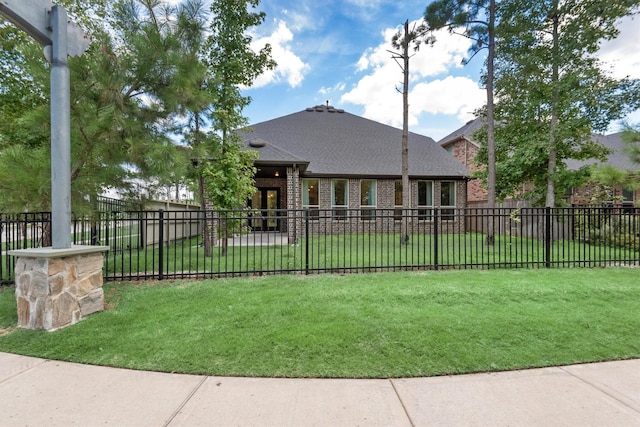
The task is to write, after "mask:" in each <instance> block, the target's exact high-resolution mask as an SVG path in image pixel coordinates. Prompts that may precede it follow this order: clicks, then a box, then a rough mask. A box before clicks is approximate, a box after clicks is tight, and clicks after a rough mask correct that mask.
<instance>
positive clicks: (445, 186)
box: [440, 181, 456, 221]
mask: <svg viewBox="0 0 640 427" xmlns="http://www.w3.org/2000/svg"><path fill="white" fill-rule="evenodd" d="M440 207H441V208H442V211H441V212H442V219H443V220H444V221H453V219H454V217H455V212H456V211H455V207H456V183H455V182H454V181H442V182H441V183H440Z"/></svg>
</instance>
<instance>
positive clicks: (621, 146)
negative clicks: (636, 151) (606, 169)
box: [565, 132, 640, 170]
mask: <svg viewBox="0 0 640 427" xmlns="http://www.w3.org/2000/svg"><path fill="white" fill-rule="evenodd" d="M593 140H594V141H597V142H599V143H601V144H602V145H604V146H605V147H607V148H609V149H610V150H612V153H611V154H609V156H608V157H607V161H605V162H601V161H599V160H595V159H591V160H583V161H578V160H572V159H568V160H566V161H565V163H566V165H567V168H568V169H570V170H578V169H580V168H581V167H582V166H586V165H609V166H613V167H616V168H618V169H622V170H640V166H638V165H637V164H634V163H633V162H632V161H631V159H630V158H629V155H628V154H627V153H626V151H625V148H626V145H625V143H624V141H623V140H622V132H619V133H612V134H611V135H593Z"/></svg>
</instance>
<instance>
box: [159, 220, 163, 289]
mask: <svg viewBox="0 0 640 427" xmlns="http://www.w3.org/2000/svg"><path fill="white" fill-rule="evenodd" d="M158 214H159V216H158V280H163V279H164V210H162V209H160V210H159V211H158Z"/></svg>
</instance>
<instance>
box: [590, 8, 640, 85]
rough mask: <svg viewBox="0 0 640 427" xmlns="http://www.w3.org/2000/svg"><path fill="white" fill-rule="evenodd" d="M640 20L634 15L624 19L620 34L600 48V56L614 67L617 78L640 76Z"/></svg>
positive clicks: (613, 71)
mask: <svg viewBox="0 0 640 427" xmlns="http://www.w3.org/2000/svg"><path fill="white" fill-rule="evenodd" d="M638 24H640V22H639V21H638V19H633V17H626V18H624V19H622V20H621V21H620V23H619V25H618V28H619V29H620V35H619V36H618V37H617V38H615V39H614V40H609V41H605V42H604V43H602V46H601V48H600V52H599V57H600V59H601V60H602V61H604V62H605V63H606V64H607V65H609V66H611V67H612V73H613V76H614V77H616V78H625V77H627V76H629V77H631V78H640V44H639V43H638V40H640V25H638Z"/></svg>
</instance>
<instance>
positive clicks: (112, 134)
mask: <svg viewBox="0 0 640 427" xmlns="http://www.w3.org/2000/svg"><path fill="white" fill-rule="evenodd" d="M191 3H192V2H188V4H191ZM63 4H64V5H65V6H66V7H67V8H68V9H69V12H70V16H72V18H73V19H74V20H76V21H77V22H79V23H80V24H81V25H82V26H83V27H84V28H85V31H87V32H88V33H89V35H90V37H91V40H92V43H91V45H90V47H89V50H88V51H87V52H86V53H85V54H84V55H83V56H81V57H79V58H70V60H69V67H70V74H71V79H72V81H71V89H72V91H71V98H72V104H71V106H72V108H71V150H72V153H71V160H72V165H71V167H72V170H71V174H72V175H71V179H72V206H73V209H74V211H75V212H76V213H83V212H86V211H87V210H89V209H90V208H91V206H90V204H89V200H90V197H91V196H94V195H96V194H100V193H101V192H102V191H104V190H105V189H107V188H118V189H120V190H123V191H126V190H127V189H130V188H131V187H132V183H133V181H132V178H137V179H139V180H150V181H158V182H161V183H162V182H167V181H173V180H179V179H180V177H181V176H184V174H185V170H186V167H187V165H188V164H189V163H190V162H189V159H187V156H185V155H184V154H183V153H181V152H179V151H178V150H177V149H176V147H175V145H174V143H173V142H172V141H171V139H169V137H168V130H171V129H172V123H173V121H172V119H173V118H174V117H175V116H176V115H177V114H179V110H180V105H179V104H178V103H177V102H176V99H177V98H178V96H177V94H178V93H181V92H186V91H188V90H189V87H185V84H184V79H185V75H186V74H188V73H189V72H192V70H193V69H198V68H197V67H194V66H193V64H192V63H191V62H190V61H189V60H190V59H191V58H190V57H188V56H186V55H183V54H182V53H183V46H184V45H185V44H187V43H188V41H187V40H186V35H185V34H186V30H185V27H186V26H187V24H185V22H184V21H185V20H186V21H188V19H187V18H185V19H183V20H182V21H180V23H181V24H180V25H173V22H174V21H176V20H178V17H179V16H180V17H184V16H186V15H179V12H182V11H184V10H185V8H180V9H175V8H173V7H172V6H169V5H168V3H165V2H162V1H153V2H148V1H142V0H119V1H116V2H113V3H107V2H104V1H97V0H94V1H91V2H82V1H77V0H73V1H66V2H63ZM0 41H2V50H3V55H2V56H1V57H0V67H1V69H2V70H3V71H4V72H3V73H1V76H0V87H2V88H3V89H2V90H0V112H1V113H3V118H5V117H6V118H7V119H8V120H3V121H2V122H1V123H0V149H4V148H5V147H13V146H23V147H28V148H29V149H34V150H36V151H34V153H33V155H32V156H35V155H38V156H39V157H38V158H39V161H38V164H40V165H42V164H43V163H44V162H45V159H46V156H45V152H46V151H47V150H48V145H49V106H48V104H49V100H48V97H49V75H48V74H49V71H48V65H47V64H46V63H45V62H44V60H43V59H42V53H41V52H42V49H41V47H39V46H37V45H36V43H35V42H33V41H31V40H30V39H28V38H26V37H25V36H24V35H23V34H21V33H20V32H19V31H17V30H16V29H15V28H14V27H13V26H11V25H8V24H6V23H0ZM5 53H6V54H5ZM16 152H19V150H18V151H16ZM16 159H18V160H19V157H16V156H14V155H6V156H4V155H3V156H0V167H2V170H3V171H5V172H4V174H5V176H3V177H0V185H1V186H2V188H3V189H6V192H4V193H3V197H2V199H1V201H0V203H2V205H1V206H0V209H2V210H3V211H23V210H24V209H37V210H48V209H49V201H47V200H46V199H45V198H41V197H38V195H39V194H40V193H41V189H42V188H46V187H47V186H48V185H49V178H48V175H46V174H42V173H40V174H33V176H32V177H31V178H32V179H29V180H26V181H20V183H19V184H18V183H16V182H14V185H13V187H11V186H10V185H7V184H6V183H7V182H10V181H11V180H12V178H13V177H12V176H11V173H12V171H14V170H15V169H16V168H22V169H23V170H31V169H29V167H28V165H23V164H22V163H3V162H13V161H14V160H16ZM44 164H46V163H44ZM45 170H46V169H45ZM36 178H37V179H36ZM25 194H30V195H31V196H32V197H31V199H32V200H33V202H32V203H30V204H28V205H27V204H25V203H24V199H27V198H28V196H25ZM138 197H140V195H139V194H138ZM34 205H37V207H36V206H34Z"/></svg>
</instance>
